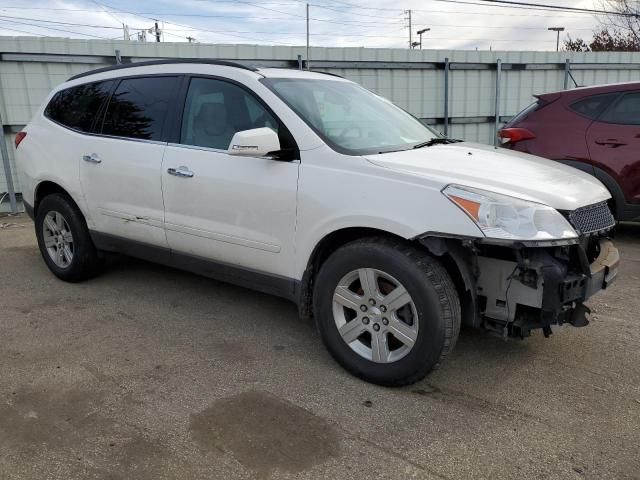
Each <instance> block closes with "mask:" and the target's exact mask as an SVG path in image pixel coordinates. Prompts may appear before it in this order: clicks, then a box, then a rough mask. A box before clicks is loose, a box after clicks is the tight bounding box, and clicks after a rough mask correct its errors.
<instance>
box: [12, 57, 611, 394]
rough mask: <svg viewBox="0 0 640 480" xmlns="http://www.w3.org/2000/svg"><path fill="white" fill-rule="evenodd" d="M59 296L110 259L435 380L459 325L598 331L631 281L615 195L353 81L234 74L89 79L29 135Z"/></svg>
mask: <svg viewBox="0 0 640 480" xmlns="http://www.w3.org/2000/svg"><path fill="white" fill-rule="evenodd" d="M16 148H17V157H16V158H17V164H18V166H19V170H20V181H21V185H22V187H23V196H24V197H23V198H24V202H25V205H26V208H27V211H28V212H29V213H30V215H31V216H32V218H34V220H35V228H36V234H37V238H38V243H39V246H40V250H41V252H42V256H43V258H44V261H45V262H46V264H47V266H48V267H49V269H50V270H51V271H52V272H53V273H54V274H55V275H56V276H58V277H59V278H61V279H63V280H67V281H80V280H84V279H87V278H89V277H91V276H93V275H95V274H96V273H97V272H98V271H99V270H100V266H101V263H102V262H101V260H102V259H103V257H104V255H105V252H120V253H124V254H128V255H132V256H136V257H141V258H144V259H148V260H152V261H155V262H160V263H164V264H168V265H172V266H174V267H178V268H182V269H186V270H191V271H194V272H197V273H200V274H203V275H207V276H211V277H215V278H218V279H222V280H226V281H229V282H233V283H238V284H241V285H246V286H249V287H252V288H255V289H257V290H261V291H263V292H268V293H272V294H276V295H280V296H282V297H285V298H287V299H290V300H293V301H294V302H296V303H297V304H298V306H299V309H300V313H301V316H303V317H310V316H313V317H315V320H316V322H317V325H318V328H319V330H320V333H321V336H322V339H323V341H324V343H325V344H326V346H327V348H328V349H329V351H330V352H331V354H332V355H333V356H334V357H335V359H336V360H337V361H338V362H339V363H340V364H341V365H343V366H344V367H345V368H346V369H348V370H349V371H350V372H352V373H353V374H355V375H357V376H359V377H361V378H364V379H366V380H368V381H371V382H375V383H379V384H383V385H404V384H408V383H411V382H414V381H416V380H419V379H421V378H422V377H424V375H426V374H427V373H428V372H429V371H430V370H431V369H433V368H434V367H435V366H436V365H437V364H438V363H440V362H441V361H442V360H443V358H444V357H445V356H446V355H447V354H448V353H449V352H451V350H452V349H453V346H454V344H455V342H456V338H457V336H458V332H459V330H460V325H461V324H465V325H468V326H471V327H476V328H484V329H486V330H488V331H490V332H492V333H496V334H498V335H501V336H505V337H506V336H512V337H524V336H527V335H529V334H530V332H531V330H532V329H536V328H540V329H542V330H543V332H544V334H545V335H548V334H549V333H551V325H562V324H564V323H569V324H573V325H576V326H582V325H585V324H586V323H588V321H587V313H588V309H587V307H585V306H584V305H583V302H584V301H585V300H586V299H587V298H589V297H590V296H591V295H592V294H594V293H595V292H597V291H598V290H601V289H603V288H605V287H606V286H607V285H608V284H609V283H610V282H611V281H612V280H613V278H614V277H615V275H616V272H617V266H618V261H619V257H618V251H617V250H616V248H615V247H614V245H613V244H612V243H611V241H610V240H609V239H608V238H607V232H608V231H609V230H611V228H612V227H613V226H614V220H613V217H612V216H611V213H610V211H609V209H608V207H607V200H608V199H609V193H608V192H607V190H606V189H605V188H604V187H603V186H602V185H601V184H600V182H599V181H598V180H596V179H594V178H593V177H592V176H590V175H587V174H585V173H583V172H580V171H578V170H575V169H573V168H569V167H566V166H563V165H561V164H558V163H555V162H550V161H547V160H543V159H540V158H537V157H533V156H529V155H525V154H519V153H516V152H511V151H507V150H502V149H496V148H493V147H489V146H482V145H475V144H469V143H463V142H458V141H454V140H450V139H447V138H444V137H442V136H441V135H440V134H438V133H437V132H435V131H433V130H431V129H430V128H429V127H427V126H425V125H423V124H422V123H421V122H420V121H418V120H417V119H416V118H414V117H412V116H411V115H409V114H407V113H406V112H404V111H403V110H401V109H399V108H398V107H396V106H394V105H393V104H392V103H390V102H389V101H387V100H385V99H383V98H381V97H379V96H378V95H375V94H373V93H371V92H369V91H367V90H365V89H364V88H362V87H360V86H358V85H357V84H355V83H352V82H350V81H347V80H344V79H342V78H340V77H336V76H332V75H328V74H323V73H314V72H303V71H296V70H285V69H269V68H268V69H255V68H251V67H247V66H243V65H239V64H234V63H230V62H224V61H206V60H204V61H190V60H180V61H157V62H145V63H139V64H127V65H119V66H116V67H111V68H105V69H101V70H95V71H92V72H89V73H85V74H81V75H77V76H75V77H73V78H71V79H70V80H69V81H68V82H66V83H64V84H63V85H60V86H59V87H58V88H56V90H55V91H54V92H52V93H51V95H50V96H49V98H48V99H47V101H46V102H45V104H44V106H43V107H42V108H40V109H39V110H38V111H37V112H36V114H35V116H34V118H33V120H32V121H31V122H30V123H29V125H28V126H27V127H26V128H25V129H24V131H23V132H21V133H19V134H18V135H17V137H16Z"/></svg>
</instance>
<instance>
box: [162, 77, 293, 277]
mask: <svg viewBox="0 0 640 480" xmlns="http://www.w3.org/2000/svg"><path fill="white" fill-rule="evenodd" d="M258 127H270V128H272V129H274V130H276V131H278V130H280V129H283V128H284V127H283V126H282V125H281V124H280V122H279V121H278V120H277V119H276V118H275V117H274V116H273V115H272V114H271V113H270V112H269V111H268V110H267V108H265V107H264V105H263V104H262V103H261V102H260V101H259V100H258V99H257V97H256V96H255V95H254V94H253V93H252V92H250V91H249V90H247V89H245V88H244V87H242V86H240V85H238V84H236V83H231V82H228V81H224V80H218V79H214V78H198V77H195V78H192V79H191V81H190V85H189V88H188V92H187V95H186V100H185V106H184V112H183V115H182V128H181V135H180V140H179V142H178V143H175V144H169V146H168V147H167V149H166V152H165V155H164V161H163V165H162V188H163V191H164V203H165V228H166V233H167V240H168V242H169V246H170V248H171V250H172V252H176V253H178V254H180V253H182V254H186V255H188V256H190V257H200V258H202V259H204V260H212V261H215V262H220V263H224V264H228V265H230V266H233V267H240V268H245V269H250V270H257V271H258V272H263V273H267V274H271V275H275V276H279V277H286V278H292V276H293V271H294V268H293V255H294V247H293V245H294V230H295V220H296V191H297V181H298V167H299V162H298V161H296V160H293V161H278V160H274V159H270V158H257V157H239V156H232V155H228V154H227V149H228V147H229V143H230V142H231V138H232V137H233V135H234V133H235V132H238V131H242V130H249V129H252V128H258ZM279 133H282V132H279ZM281 137H282V135H281Z"/></svg>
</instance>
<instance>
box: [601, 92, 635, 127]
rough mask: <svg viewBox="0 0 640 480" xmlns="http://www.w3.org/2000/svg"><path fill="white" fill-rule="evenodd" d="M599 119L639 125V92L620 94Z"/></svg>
mask: <svg viewBox="0 0 640 480" xmlns="http://www.w3.org/2000/svg"><path fill="white" fill-rule="evenodd" d="M599 120H600V121H601V122H607V123H617V124H620V125H640V92H633V93H626V94H624V95H622V96H621V97H620V98H619V99H618V100H617V101H616V102H615V103H614V104H613V105H612V106H611V107H610V108H609V109H607V111H606V112H604V114H603V115H602V117H601V118H600V119H599Z"/></svg>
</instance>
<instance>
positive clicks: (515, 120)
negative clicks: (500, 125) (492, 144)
mask: <svg viewBox="0 0 640 480" xmlns="http://www.w3.org/2000/svg"><path fill="white" fill-rule="evenodd" d="M540 106H541V100H538V101H537V102H534V103H532V104H531V105H529V106H528V107H527V108H525V109H524V110H522V111H521V112H520V113H518V114H517V115H516V116H515V117H513V118H512V119H511V120H509V121H508V122H507V126H511V125H515V124H517V123H520V122H522V121H523V120H524V119H525V118H527V117H528V116H529V115H531V114H532V113H533V112H535V111H536V110H538V109H539V108H540Z"/></svg>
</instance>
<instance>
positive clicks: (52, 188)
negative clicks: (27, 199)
mask: <svg viewBox="0 0 640 480" xmlns="http://www.w3.org/2000/svg"><path fill="white" fill-rule="evenodd" d="M54 193H62V194H64V195H67V196H68V197H69V198H70V199H71V200H72V201H73V203H75V204H76V206H77V207H78V209H79V210H80V211H81V212H82V209H81V208H80V206H79V205H78V202H76V201H75V199H74V198H73V195H71V194H70V193H69V191H68V190H66V189H65V188H64V187H62V186H61V185H60V184H58V183H56V182H53V181H51V180H43V181H42V182H40V183H38V185H36V188H35V192H34V194H33V212H34V215H38V206H39V205H40V203H41V202H42V199H43V198H45V197H46V196H48V195H52V194H54ZM83 215H84V213H83Z"/></svg>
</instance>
